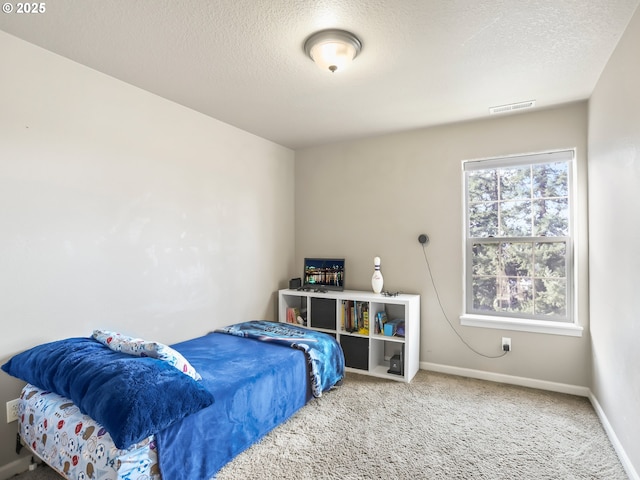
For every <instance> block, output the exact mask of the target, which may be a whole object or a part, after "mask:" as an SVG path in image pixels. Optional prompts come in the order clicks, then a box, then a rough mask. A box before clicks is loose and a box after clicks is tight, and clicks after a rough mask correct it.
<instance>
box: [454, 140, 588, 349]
mask: <svg viewBox="0 0 640 480" xmlns="http://www.w3.org/2000/svg"><path fill="white" fill-rule="evenodd" d="M559 161H564V162H568V164H569V172H568V173H569V176H568V187H569V192H568V198H569V232H568V237H557V238H564V239H566V241H567V254H566V255H567V265H566V272H567V295H568V296H567V305H566V311H567V315H566V320H562V321H558V320H551V321H550V320H544V319H542V318H541V317H537V318H532V317H527V316H524V315H507V314H484V313H478V312H474V311H472V309H471V308H470V306H471V304H472V295H473V292H472V291H470V290H471V288H470V287H471V285H472V284H471V272H472V267H471V262H472V258H471V257H472V256H471V254H470V249H471V244H472V243H473V239H472V237H470V235H469V233H470V232H469V206H468V200H469V198H468V197H469V192H468V187H467V176H468V172H470V171H474V170H487V169H493V168H500V167H517V166H521V165H533V164H542V163H553V162H559ZM575 171H576V151H575V149H568V150H556V151H549V152H540V153H530V154H524V155H512V156H507V157H494V158H485V159H477V160H466V161H464V162H462V182H463V188H462V191H463V202H462V204H463V208H464V215H463V219H464V220H463V221H464V224H463V258H464V273H463V276H464V278H463V292H464V313H463V314H462V315H461V316H460V323H461V325H465V326H472V327H483V328H496V329H507V330H519V331H526V332H535V333H547V334H558V335H570V336H582V331H583V329H582V327H581V326H580V325H578V322H577V315H576V312H577V303H576V302H577V285H578V283H577V279H578V272H577V267H576V264H577V262H576V258H575V252H576V228H575V218H576V204H577V202H576V199H577V189H576V181H575V177H576V175H575ZM504 238H505V240H508V239H509V237H504ZM516 238H517V237H516Z"/></svg>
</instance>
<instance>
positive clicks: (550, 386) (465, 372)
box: [420, 362, 640, 480]
mask: <svg viewBox="0 0 640 480" xmlns="http://www.w3.org/2000/svg"><path fill="white" fill-rule="evenodd" d="M420 368H421V369H422V370H430V371H432V372H439V373H447V374H449V375H457V376H459V377H469V378H477V379H479V380H488V381H490V382H498V383H506V384H509V385H518V386H521V387H529V388H538V389H540V390H548V391H551V392H558V393H567V394H570V395H578V396H581V397H587V398H588V399H589V400H590V401H591V405H593V409H594V410H595V411H596V414H597V415H598V418H599V419H600V423H601V424H602V427H603V428H604V431H605V432H606V434H607V436H608V437H609V441H610V442H611V445H613V448H614V450H615V451H616V454H617V455H618V458H619V459H620V463H621V464H622V467H623V468H624V470H625V472H626V473H627V475H628V476H629V480H640V476H638V472H637V471H636V470H635V468H634V467H633V465H632V464H631V461H630V460H629V457H628V456H627V453H626V452H625V450H624V448H623V446H622V444H621V443H620V441H619V440H618V437H617V435H616V433H615V431H614V430H613V427H612V426H611V424H610V423H609V420H608V419H607V416H606V415H605V413H604V410H602V407H601V406H600V403H599V402H598V399H597V398H596V397H595V396H594V395H593V393H592V392H591V389H589V388H587V387H580V386H578V385H569V384H565V383H556V382H547V381H545V380H536V379H534V378H525V377H515V376H513V375H504V374H502V373H493V372H485V371H482V370H473V369H471V368H460V367H452V366H449V365H441V364H438V363H431V362H420Z"/></svg>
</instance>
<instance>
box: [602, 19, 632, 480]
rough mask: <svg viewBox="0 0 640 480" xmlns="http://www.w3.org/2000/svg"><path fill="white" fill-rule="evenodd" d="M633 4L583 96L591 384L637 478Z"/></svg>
mask: <svg viewBox="0 0 640 480" xmlns="http://www.w3.org/2000/svg"><path fill="white" fill-rule="evenodd" d="M638 46H640V10H637V11H636V13H635V15H634V17H633V18H632V20H631V22H630V24H629V26H628V28H627V30H626V31H625V34H624V36H623V37H622V39H621V40H620V42H619V44H618V47H617V48H616V50H615V52H614V54H613V55H612V57H611V59H610V60H609V63H608V64H607V66H606V68H605V69H604V71H603V73H602V75H601V77H600V80H599V81H598V84H597V86H596V88H595V91H594V93H593V96H592V97H591V100H590V102H589V224H590V230H591V233H590V244H591V254H590V259H589V260H590V266H591V267H590V268H591V281H590V286H591V291H590V302H591V329H592V337H593V378H592V380H591V388H592V391H593V393H594V396H595V397H596V398H597V400H598V402H599V404H600V405H601V407H602V409H603V411H604V413H605V415H606V417H607V419H608V421H609V423H610V424H611V427H612V428H613V430H614V432H615V435H616V437H617V439H618V441H619V442H620V444H621V446H622V448H623V449H624V451H625V452H626V455H627V457H628V458H627V459H626V460H627V461H628V462H629V464H630V465H632V466H633V469H634V470H635V472H636V473H635V477H633V478H640V477H639V476H638V473H640V433H639V432H640V413H639V412H640V409H639V408H640V374H639V373H638V370H639V367H640V347H639V346H638V341H639V340H640V320H639V318H638V311H639V310H640V308H639V306H638V298H639V294H640V280H639V278H640V277H639V275H640V213H639V212H638V210H639V207H640V193H639V192H640V90H639V86H640V62H638Z"/></svg>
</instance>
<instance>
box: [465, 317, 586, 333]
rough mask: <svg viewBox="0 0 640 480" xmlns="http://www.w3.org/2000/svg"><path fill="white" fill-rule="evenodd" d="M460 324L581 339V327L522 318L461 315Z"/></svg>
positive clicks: (573, 324)
mask: <svg viewBox="0 0 640 480" xmlns="http://www.w3.org/2000/svg"><path fill="white" fill-rule="evenodd" d="M460 324H461V325H464V326H466V327H481V328H496V329H502V330H517V331H521V332H532V333H548V334H551V335H568V336H571V337H581V336H582V330H583V328H582V327H581V326H579V325H576V324H575V323H569V322H547V321H543V320H526V319H522V318H506V317H491V316H489V315H462V316H461V317H460Z"/></svg>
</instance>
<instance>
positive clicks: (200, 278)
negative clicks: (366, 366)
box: [0, 32, 294, 478]
mask: <svg viewBox="0 0 640 480" xmlns="http://www.w3.org/2000/svg"><path fill="white" fill-rule="evenodd" d="M0 58H2V67H1V68H2V74H1V75H0V292H2V293H1V294H0V296H1V298H2V300H1V301H0V319H1V322H2V326H3V332H2V335H0V361H2V362H4V361H5V360H6V359H7V358H8V357H9V356H10V355H12V354H14V353H17V352H18V351H21V350H23V349H25V348H27V347H30V346H32V345H34V344H37V343H40V342H44V341H50V340H55V339H58V338H62V337H67V336H86V335H89V334H90V333H91V332H92V331H93V329H94V328H100V327H102V328H111V329H117V330H120V331H125V332H128V333H131V334H135V335H139V336H142V337H146V338H152V339H155V340H158V341H161V342H166V343H174V342H177V341H180V340H184V339H186V338H190V337H194V336H197V335H201V334H204V333H207V332H208V331H210V330H212V329H213V328H216V327H219V326H222V325H225V324H229V323H231V322H234V321H242V320H248V319H255V318H268V319H273V318H275V301H276V297H275V294H274V292H276V291H277V290H278V288H281V287H284V286H285V283H284V282H285V280H286V279H287V278H288V277H287V276H288V272H289V270H291V269H292V265H293V261H294V259H293V249H294V240H293V238H294V230H293V219H294V211H293V198H294V197H293V188H292V184H293V178H294V177H293V175H294V166H293V161H294V154H293V151H291V150H289V149H286V148H283V147H281V146H278V145H275V144H273V143H271V142H269V141H266V140H263V139H261V138H258V137H256V136H253V135H250V134H248V133H246V132H243V131H241V130H238V129H236V128H234V127H231V126H229V125H226V124H223V123H221V122H218V121H216V120H213V119H211V118H208V117H205V116H203V115H201V114H198V113H196V112H194V111H191V110H188V109H186V108H184V107H181V106H178V105H176V104H174V103H171V102H168V101H166V100H163V99H161V98H158V97H156V96H154V95H152V94H149V93H147V92H144V91H142V90H139V89H136V88H134V87H131V86H129V85H126V84H124V83H122V82H119V81H116V80H114V79H112V78H110V77H107V76H105V75H102V74H99V73H98V72H95V71H93V70H91V69H88V68H86V67H83V66H80V65H78V64H75V63H72V62H70V61H68V60H65V59H63V58H62V57H59V56H56V55H53V54H51V53H48V52H46V51H44V50H41V49H39V48H37V47H34V46H32V45H30V44H28V43H25V42H23V41H20V40H18V39H16V38H15V37H12V36H9V35H7V34H5V33H3V32H0ZM21 386H22V383H21V382H18V381H17V380H14V379H12V378H11V377H9V376H7V375H6V374H5V373H4V372H0V392H1V393H0V405H2V407H3V409H2V412H4V404H5V402H6V401H7V400H10V399H13V398H15V397H17V395H18V393H19V390H20V388H21ZM1 418H2V420H1V421H0V473H1V470H2V468H1V467H2V466H5V465H7V464H10V463H11V462H13V461H14V460H16V459H17V458H18V457H17V456H16V455H15V454H14V453H13V451H14V445H15V432H16V430H17V429H16V425H17V424H16V423H12V424H10V425H7V424H5V422H4V413H3V414H2V417H1ZM1 476H2V475H0V478H1Z"/></svg>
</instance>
